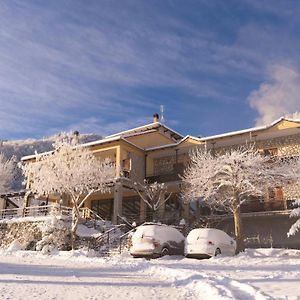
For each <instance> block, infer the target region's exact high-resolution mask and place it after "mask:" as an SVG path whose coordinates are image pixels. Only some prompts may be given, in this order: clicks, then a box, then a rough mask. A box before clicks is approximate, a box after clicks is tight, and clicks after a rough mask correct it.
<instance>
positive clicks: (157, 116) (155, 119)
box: [153, 114, 159, 123]
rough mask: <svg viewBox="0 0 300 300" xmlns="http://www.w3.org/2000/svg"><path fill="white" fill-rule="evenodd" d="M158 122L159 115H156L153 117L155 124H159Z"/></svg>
mask: <svg viewBox="0 0 300 300" xmlns="http://www.w3.org/2000/svg"><path fill="white" fill-rule="evenodd" d="M158 120H159V115H158V114H154V115H153V123H156V122H158Z"/></svg>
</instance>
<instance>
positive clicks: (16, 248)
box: [6, 240, 25, 253]
mask: <svg viewBox="0 0 300 300" xmlns="http://www.w3.org/2000/svg"><path fill="white" fill-rule="evenodd" d="M24 249H25V246H24V245H23V244H22V243H21V242H20V241H18V240H14V241H13V242H12V243H11V244H10V245H9V247H8V248H7V250H6V252H7V253H11V252H16V251H19V250H24Z"/></svg>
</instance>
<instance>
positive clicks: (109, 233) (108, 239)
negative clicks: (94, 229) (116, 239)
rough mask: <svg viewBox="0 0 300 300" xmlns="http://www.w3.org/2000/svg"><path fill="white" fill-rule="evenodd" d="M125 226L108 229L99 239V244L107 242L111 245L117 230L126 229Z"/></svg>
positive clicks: (97, 240)
mask: <svg viewBox="0 0 300 300" xmlns="http://www.w3.org/2000/svg"><path fill="white" fill-rule="evenodd" d="M124 227H125V224H120V225H116V226H114V227H113V228H110V229H108V230H107V231H105V232H103V233H102V234H101V235H100V236H99V237H98V238H97V239H96V242H97V243H101V242H106V243H107V244H108V245H110V242H111V237H112V236H114V234H115V233H116V231H117V230H119V229H121V228H124Z"/></svg>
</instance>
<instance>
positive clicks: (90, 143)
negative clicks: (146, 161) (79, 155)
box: [21, 136, 143, 161]
mask: <svg viewBox="0 0 300 300" xmlns="http://www.w3.org/2000/svg"><path fill="white" fill-rule="evenodd" d="M120 140H121V141H124V142H125V143H127V144H130V145H131V146H133V147H135V148H138V149H140V150H143V149H142V148H140V147H139V146H137V145H135V144H134V143H131V142H130V141H128V140H126V139H125V138H123V137H121V136H116V137H110V138H104V139H102V140H97V141H93V142H88V143H85V144H80V145H78V146H77V147H91V146H96V145H101V144H105V143H111V142H115V141H120ZM51 153H53V151H48V152H43V153H38V154H32V155H27V156H23V157H22V158H21V161H26V160H30V159H34V158H36V156H37V155H40V154H44V155H47V154H51Z"/></svg>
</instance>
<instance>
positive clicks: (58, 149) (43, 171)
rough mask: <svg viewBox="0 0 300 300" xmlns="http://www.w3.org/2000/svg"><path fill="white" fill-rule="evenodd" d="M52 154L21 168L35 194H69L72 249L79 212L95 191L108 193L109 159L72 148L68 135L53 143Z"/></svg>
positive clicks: (112, 174) (112, 169) (110, 179)
mask: <svg viewBox="0 0 300 300" xmlns="http://www.w3.org/2000/svg"><path fill="white" fill-rule="evenodd" d="M54 149H55V150H54V151H53V152H51V153H46V154H40V155H37V157H36V161H35V162H32V163H26V164H24V165H23V166H22V169H23V173H24V175H25V176H26V178H30V189H31V191H32V192H33V193H36V194H37V195H57V194H58V195H62V194H63V193H66V194H69V195H70V198H71V201H72V205H73V210H72V228H71V231H72V247H73V246H74V240H75V236H76V230H77V226H78V221H79V218H80V211H79V209H80V208H81V207H82V206H83V205H84V203H85V202H86V200H87V199H88V198H89V197H90V196H91V195H92V194H93V193H96V192H101V193H105V192H108V191H109V183H111V182H112V180H113V178H114V172H115V169H114V166H113V164H112V163H111V161H110V160H108V159H105V160H102V161H101V160H99V159H98V158H96V157H95V156H94V155H93V154H92V153H91V152H90V151H89V150H88V149H87V148H85V147H82V146H80V145H74V143H73V142H72V138H70V136H69V135H66V134H65V135H61V136H60V137H58V139H57V140H56V141H55V143H54Z"/></svg>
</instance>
